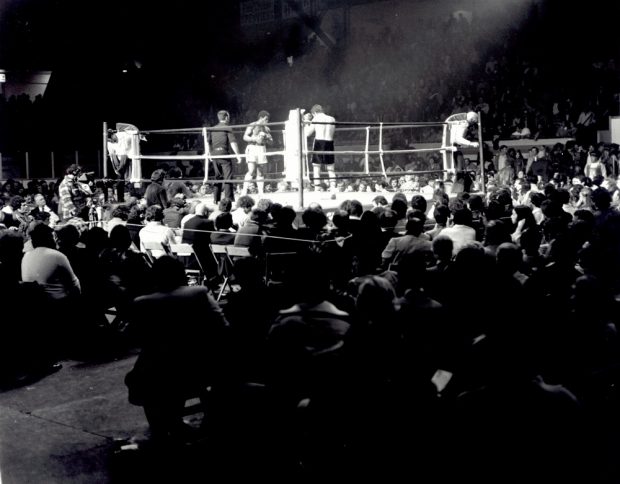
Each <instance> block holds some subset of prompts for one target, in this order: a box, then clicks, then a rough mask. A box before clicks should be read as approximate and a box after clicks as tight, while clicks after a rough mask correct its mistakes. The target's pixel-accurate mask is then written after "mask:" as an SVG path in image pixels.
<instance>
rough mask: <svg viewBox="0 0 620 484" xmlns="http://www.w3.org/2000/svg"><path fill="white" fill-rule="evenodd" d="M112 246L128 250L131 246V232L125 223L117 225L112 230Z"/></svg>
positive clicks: (110, 242)
mask: <svg viewBox="0 0 620 484" xmlns="http://www.w3.org/2000/svg"><path fill="white" fill-rule="evenodd" d="M109 244H110V247H111V248H112V249H119V250H127V249H129V247H130V246H131V234H130V233H129V229H128V228H127V227H126V226H125V225H115V226H114V228H113V229H112V231H111V232H110V241H109Z"/></svg>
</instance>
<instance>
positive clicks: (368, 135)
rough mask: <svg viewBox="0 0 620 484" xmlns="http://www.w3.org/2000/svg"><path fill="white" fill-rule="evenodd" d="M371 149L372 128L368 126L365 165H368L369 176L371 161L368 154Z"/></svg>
mask: <svg viewBox="0 0 620 484" xmlns="http://www.w3.org/2000/svg"><path fill="white" fill-rule="evenodd" d="M369 147H370V126H366V148H365V150H364V151H365V152H366V153H365V156H364V158H365V160H364V163H365V164H366V174H368V172H369V171H370V168H369V164H370V160H369V153H368V148H369Z"/></svg>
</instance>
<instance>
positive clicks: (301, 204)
mask: <svg viewBox="0 0 620 484" xmlns="http://www.w3.org/2000/svg"><path fill="white" fill-rule="evenodd" d="M297 118H298V120H299V121H298V122H299V125H298V128H299V147H298V149H299V208H304V153H303V141H304V139H305V136H304V123H303V118H302V117H301V109H300V108H297Z"/></svg>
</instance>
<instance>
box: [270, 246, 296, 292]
mask: <svg viewBox="0 0 620 484" xmlns="http://www.w3.org/2000/svg"><path fill="white" fill-rule="evenodd" d="M296 259H297V252H267V253H266V254H265V284H267V285H268V286H271V285H274V284H282V283H283V282H284V281H285V279H286V275H287V273H290V272H291V271H292V270H295V267H296V265H295V260H296Z"/></svg>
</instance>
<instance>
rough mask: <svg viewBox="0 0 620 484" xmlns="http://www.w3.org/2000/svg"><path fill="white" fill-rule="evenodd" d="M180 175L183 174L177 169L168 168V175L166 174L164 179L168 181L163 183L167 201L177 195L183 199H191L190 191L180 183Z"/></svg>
mask: <svg viewBox="0 0 620 484" xmlns="http://www.w3.org/2000/svg"><path fill="white" fill-rule="evenodd" d="M182 175H183V173H182V172H181V170H180V169H179V168H177V167H174V168H170V170H168V173H167V174H166V178H167V179H168V180H167V181H166V182H165V183H164V188H165V189H166V195H167V197H168V200H172V199H174V198H175V197H177V196H179V195H180V196H181V197H182V198H184V199H186V198H191V197H192V192H191V190H190V189H189V188H188V187H187V185H186V184H185V183H184V182H182V181H181V176H182Z"/></svg>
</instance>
